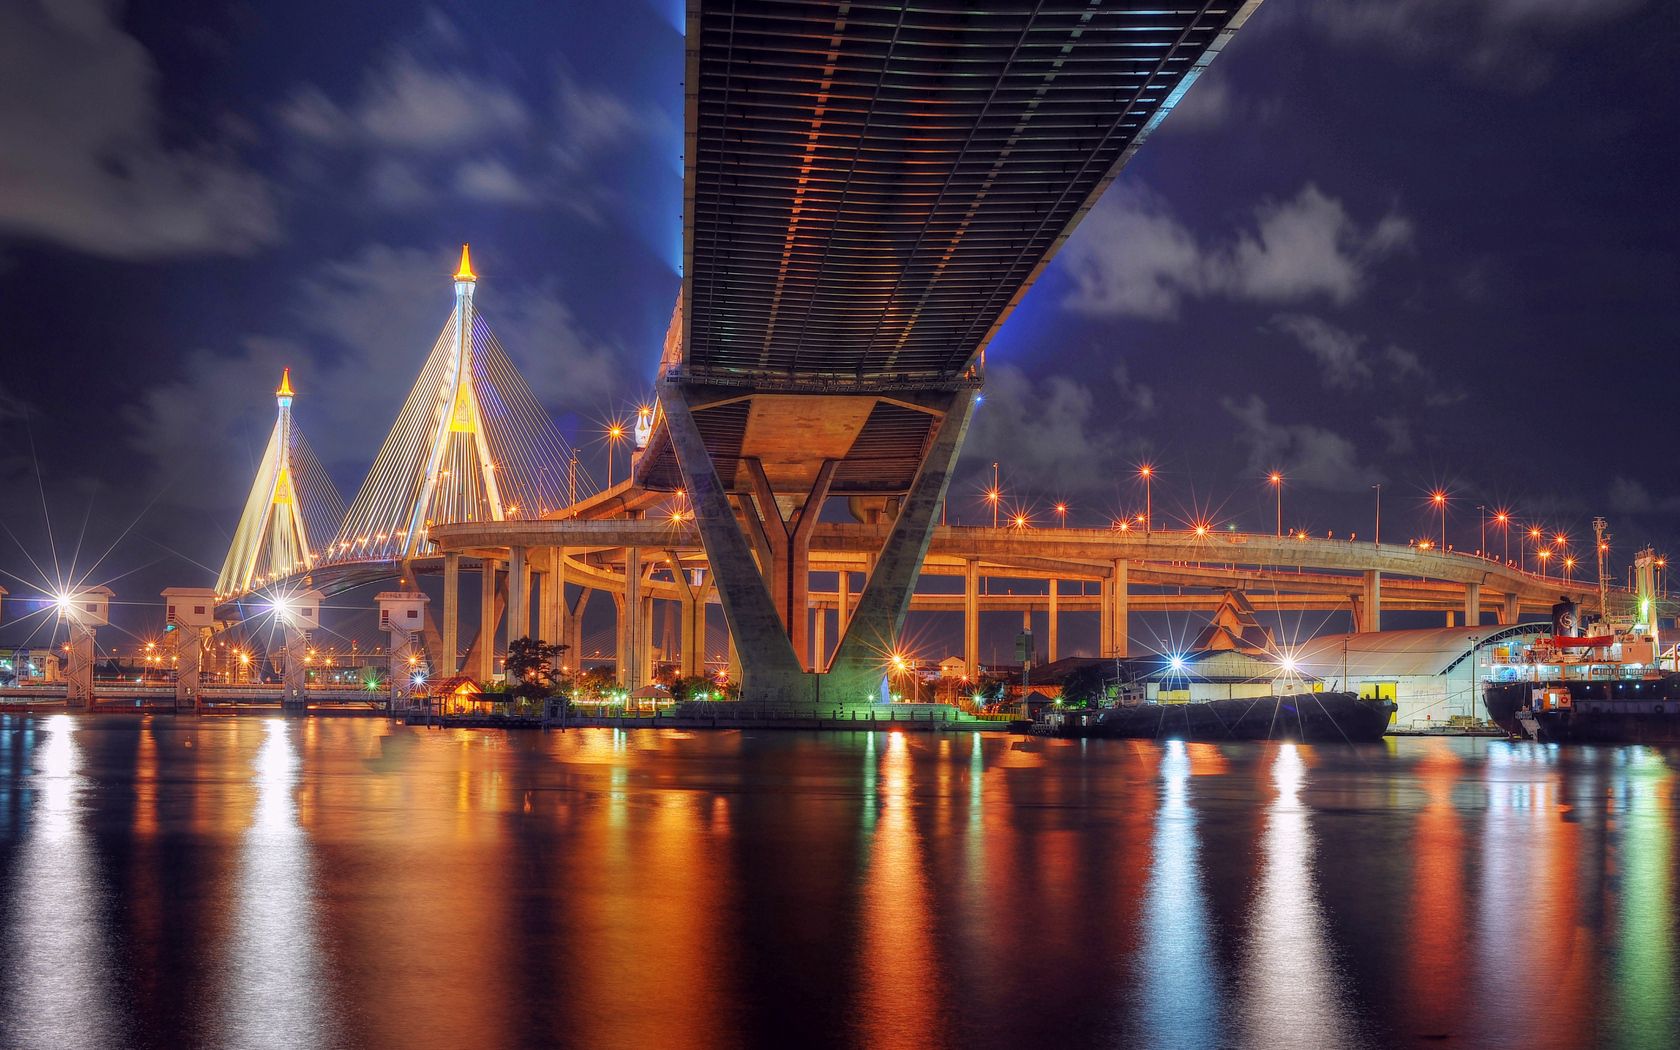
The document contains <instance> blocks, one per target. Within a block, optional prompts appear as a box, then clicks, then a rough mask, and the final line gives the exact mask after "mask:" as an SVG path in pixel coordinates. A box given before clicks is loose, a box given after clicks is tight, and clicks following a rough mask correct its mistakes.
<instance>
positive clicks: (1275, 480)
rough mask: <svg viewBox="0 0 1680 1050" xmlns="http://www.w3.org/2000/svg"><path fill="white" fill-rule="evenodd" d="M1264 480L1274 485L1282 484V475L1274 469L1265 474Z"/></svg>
mask: <svg viewBox="0 0 1680 1050" xmlns="http://www.w3.org/2000/svg"><path fill="white" fill-rule="evenodd" d="M1266 480H1267V481H1270V482H1271V483H1272V484H1274V485H1281V484H1283V475H1282V474H1279V473H1278V472H1277V471H1275V470H1274V471H1272V472H1271V473H1270V474H1268V475H1267V476H1266Z"/></svg>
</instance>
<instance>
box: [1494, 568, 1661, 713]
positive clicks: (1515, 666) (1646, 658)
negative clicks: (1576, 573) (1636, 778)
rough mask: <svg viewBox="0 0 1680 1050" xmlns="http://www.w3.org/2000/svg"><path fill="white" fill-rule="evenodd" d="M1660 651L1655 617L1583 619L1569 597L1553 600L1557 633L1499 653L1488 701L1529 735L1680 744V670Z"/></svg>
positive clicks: (1495, 659) (1555, 630)
mask: <svg viewBox="0 0 1680 1050" xmlns="http://www.w3.org/2000/svg"><path fill="white" fill-rule="evenodd" d="M1647 618H1648V619H1649V618H1650V617H1647ZM1659 653H1660V650H1659V649H1658V643H1657V637H1656V633H1655V630H1654V628H1653V627H1652V626H1651V625H1649V624H1646V623H1639V622H1636V623H1630V624H1615V623H1611V622H1609V621H1607V620H1605V619H1604V618H1603V617H1602V616H1600V617H1597V618H1594V619H1593V620H1591V621H1589V622H1585V623H1583V622H1582V619H1581V615H1580V609H1579V607H1578V606H1577V605H1576V604H1575V603H1574V602H1573V601H1569V600H1568V599H1565V600H1564V601H1561V602H1559V603H1558V604H1557V605H1555V606H1553V607H1552V632H1551V634H1550V635H1545V636H1542V637H1539V638H1536V639H1533V640H1532V641H1529V642H1527V643H1525V644H1522V645H1516V646H1511V647H1509V648H1506V649H1501V650H1500V651H1498V652H1496V653H1495V654H1493V659H1492V661H1491V662H1490V664H1489V669H1488V677H1487V681H1486V683H1485V684H1484V686H1483V692H1482V702H1483V704H1484V705H1485V706H1486V707H1487V713H1488V717H1489V718H1491V719H1492V720H1493V721H1494V722H1495V723H1497V724H1498V725H1499V727H1500V728H1501V729H1503V730H1505V732H1507V733H1509V734H1511V736H1513V737H1517V738H1521V739H1525V740H1534V741H1538V742H1540V743H1557V744H1568V743H1590V744H1655V745H1680V673H1676V672H1675V671H1673V670H1669V669H1665V668H1664V667H1663V666H1662V664H1661V661H1660V659H1659Z"/></svg>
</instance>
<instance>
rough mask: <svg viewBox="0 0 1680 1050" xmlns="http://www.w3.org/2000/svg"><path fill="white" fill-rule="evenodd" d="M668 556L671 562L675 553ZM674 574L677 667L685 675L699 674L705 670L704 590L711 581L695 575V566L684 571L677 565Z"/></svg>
mask: <svg viewBox="0 0 1680 1050" xmlns="http://www.w3.org/2000/svg"><path fill="white" fill-rule="evenodd" d="M672 560H673V562H675V556H673V559H672ZM690 573H692V575H690ZM675 575H676V579H677V605H678V608H677V616H678V624H677V626H678V627H679V629H680V630H679V632H678V633H679V637H678V639H677V645H678V646H679V647H680V648H681V651H682V660H681V662H680V663H679V664H678V669H679V671H680V672H681V673H682V674H683V675H684V676H685V677H693V676H696V675H703V674H705V673H706V592H707V591H709V590H710V589H711V585H710V584H709V583H705V582H702V581H701V580H700V579H699V576H700V570H699V569H693V570H690V571H689V572H684V571H683V570H682V568H681V567H680V566H679V567H678V569H677V570H676V573H675Z"/></svg>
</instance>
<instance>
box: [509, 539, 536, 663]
mask: <svg viewBox="0 0 1680 1050" xmlns="http://www.w3.org/2000/svg"><path fill="white" fill-rule="evenodd" d="M530 635H531V563H530V558H529V556H528V553H527V551H526V549H525V548H524V547H509V548H508V611H507V636H508V641H510V642H511V641H513V640H514V639H515V638H528V637H530Z"/></svg>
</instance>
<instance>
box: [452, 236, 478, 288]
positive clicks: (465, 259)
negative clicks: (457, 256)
mask: <svg viewBox="0 0 1680 1050" xmlns="http://www.w3.org/2000/svg"><path fill="white" fill-rule="evenodd" d="M455 279H456V280H457V281H476V280H478V274H476V273H473V268H472V253H471V252H469V251H468V250H467V246H466V245H464V244H463V245H461V268H460V269H459V270H456V271H455Z"/></svg>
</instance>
